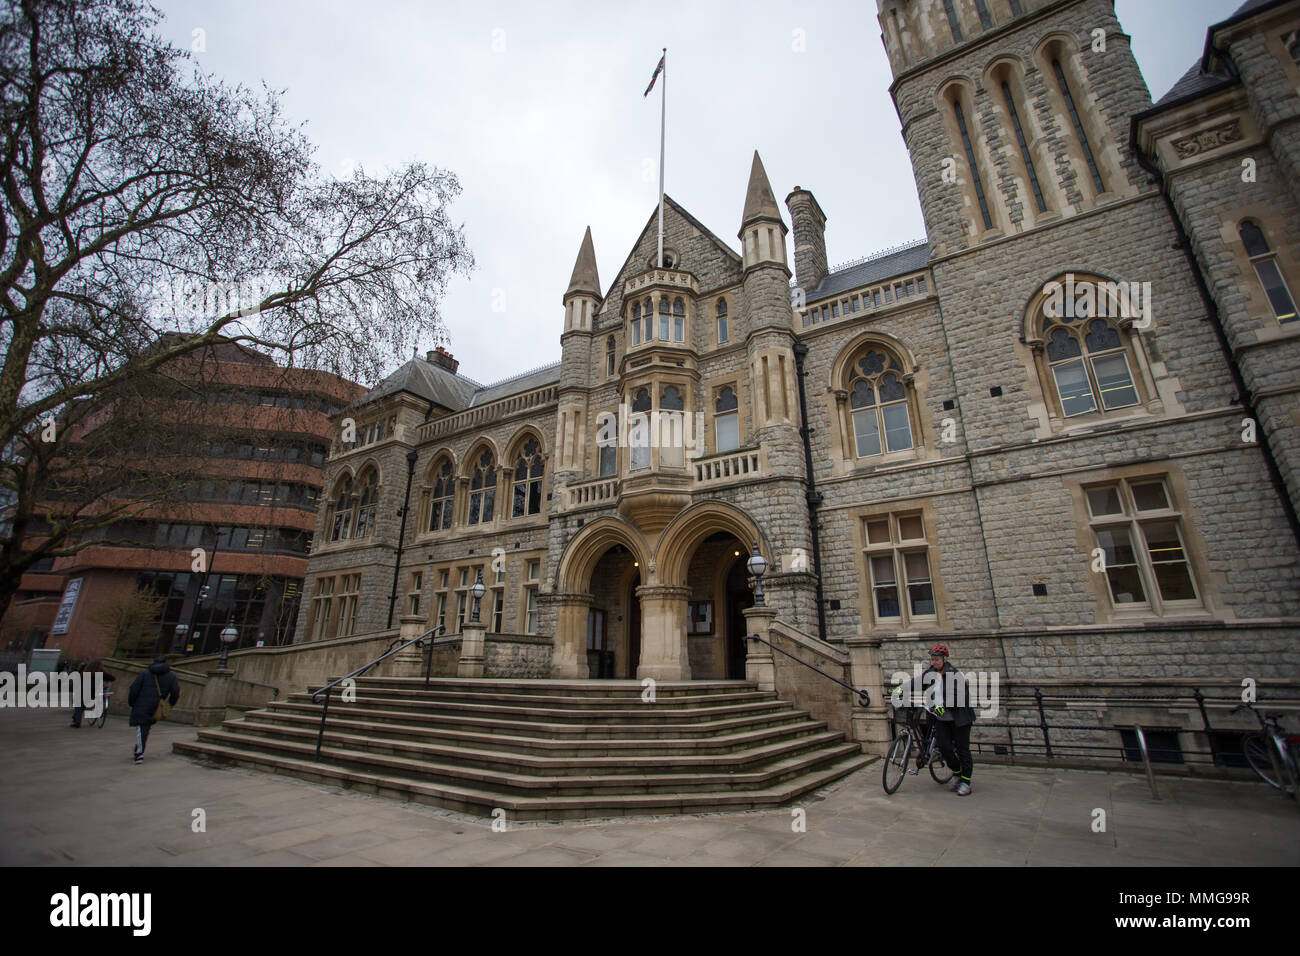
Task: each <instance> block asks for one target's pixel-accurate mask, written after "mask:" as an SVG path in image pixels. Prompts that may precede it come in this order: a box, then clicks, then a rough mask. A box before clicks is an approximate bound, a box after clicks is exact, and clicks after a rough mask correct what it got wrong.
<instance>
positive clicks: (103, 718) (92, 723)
mask: <svg viewBox="0 0 1300 956" xmlns="http://www.w3.org/2000/svg"><path fill="white" fill-rule="evenodd" d="M112 696H113V692H112V691H111V690H106V691H104V698H103V700H101V701H100V702H99V716H98V717H94V718H92V719H90V720H88V721H86V726H87V727H103V726H104V724H106V723H108V699H109V698H110V697H112Z"/></svg>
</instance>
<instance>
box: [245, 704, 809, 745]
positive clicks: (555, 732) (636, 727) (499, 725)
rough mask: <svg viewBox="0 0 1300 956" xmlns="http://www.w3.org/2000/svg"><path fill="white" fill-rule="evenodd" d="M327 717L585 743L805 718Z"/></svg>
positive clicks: (289, 708) (709, 732) (343, 709)
mask: <svg viewBox="0 0 1300 956" xmlns="http://www.w3.org/2000/svg"><path fill="white" fill-rule="evenodd" d="M266 709H267V710H269V711H271V712H273V713H282V712H283V713H290V712H291V713H298V714H312V715H314V716H315V719H316V721H317V722H319V721H320V713H321V707H320V705H319V704H311V703H306V702H302V701H271V702H270V703H269V705H268V707H267V708H266ZM257 713H261V711H257ZM329 713H330V716H329V718H328V721H332V720H334V718H335V717H345V716H348V717H357V716H364V718H365V719H366V720H373V721H378V722H385V723H389V722H396V723H402V724H413V723H420V724H423V725H427V726H451V727H470V728H474V729H477V730H482V731H484V732H489V733H513V734H524V735H527V734H529V733H530V732H536V733H538V734H541V733H545V734H547V735H550V736H552V737H555V738H557V739H558V738H566V739H591V740H609V739H650V738H704V737H711V736H713V735H715V734H718V733H725V732H728V731H731V730H735V729H739V728H753V729H757V728H761V727H777V726H782V725H786V724H789V723H792V722H797V721H799V720H801V719H804V718H806V717H807V715H806V714H803V713H801V712H799V711H796V710H794V709H793V708H791V707H789V706H788V705H787V706H786V707H785V708H783V709H780V710H775V709H774V710H770V711H764V712H762V713H758V714H739V715H730V716H728V715H723V716H719V717H715V718H714V719H712V720H707V721H696V722H692V723H672V722H670V721H664V722H654V723H635V722H629V721H619V722H613V721H600V722H589V723H572V722H569V723H552V722H549V721H544V720H539V719H532V720H519V719H517V715H513V714H505V715H503V716H495V715H493V714H492V713H491V712H490V711H489V712H486V713H485V714H482V715H476V716H464V715H462V714H460V713H441V712H438V711H435V710H431V709H425V710H420V711H410V710H395V709H386V708H371V707H365V706H362V705H360V704H331V705H330V710H329ZM647 716H648V715H647ZM328 721H327V722H328Z"/></svg>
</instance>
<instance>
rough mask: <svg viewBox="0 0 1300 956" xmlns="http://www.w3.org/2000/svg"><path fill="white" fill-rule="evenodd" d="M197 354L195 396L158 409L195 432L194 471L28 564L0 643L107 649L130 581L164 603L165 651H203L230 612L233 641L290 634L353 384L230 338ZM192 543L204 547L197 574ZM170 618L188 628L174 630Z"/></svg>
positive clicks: (213, 644) (81, 651) (161, 638)
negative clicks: (69, 550)
mask: <svg viewBox="0 0 1300 956" xmlns="http://www.w3.org/2000/svg"><path fill="white" fill-rule="evenodd" d="M200 364H201V367H202V373H201V375H199V376H197V377H196V378H197V384H196V385H195V388H194V390H193V399H192V400H189V399H187V400H185V401H181V402H175V403H171V404H169V405H168V406H165V407H166V408H169V409H174V410H175V414H176V415H177V416H180V420H182V421H184V422H186V423H187V426H188V425H189V424H190V423H192V425H193V427H194V428H195V429H197V432H196V433H195V434H196V443H197V444H196V448H197V449H198V454H200V455H201V456H202V461H201V464H200V465H199V467H198V469H197V471H198V473H199V475H198V477H197V478H195V479H194V480H193V481H187V483H186V490H185V491H183V492H181V493H180V494H179V495H178V496H177V499H176V500H175V501H170V502H167V503H158V504H152V505H150V506H149V507H148V508H146V509H144V510H143V511H141V512H140V513H138V514H136V515H135V516H134V517H133V518H132V519H131V520H126V521H120V522H118V523H116V524H114V525H112V526H111V527H110V528H107V529H103V530H101V531H100V532H98V533H97V534H96V537H98V538H103V539H105V541H106V543H104V544H102V545H90V546H88V547H84V548H82V549H81V550H80V551H79V552H78V553H77V554H75V555H72V556H69V557H63V558H56V559H54V560H53V561H46V562H43V565H38V570H33V571H32V572H30V573H28V574H25V575H24V576H23V579H22V585H21V589H20V591H19V593H18V594H17V595H15V598H14V600H13V603H12V604H11V605H10V608H9V610H8V612H7V613H6V614H5V618H4V622H3V627H4V634H5V636H6V642H8V641H12V640H15V639H17V640H20V641H22V642H23V644H24V645H25V647H26V648H28V649H30V648H32V647H41V646H44V647H59V648H62V649H64V651H65V654H66V656H68V657H71V658H73V659H81V658H92V659H93V658H96V657H101V656H104V655H106V654H111V653H113V652H114V650H115V645H116V643H117V634H118V630H117V626H116V625H117V622H118V621H120V620H121V617H122V614H123V610H122V609H123V607H124V605H125V603H126V602H128V601H129V600H130V597H131V595H132V594H133V593H134V592H135V591H137V590H143V591H145V592H148V593H149V594H151V595H153V596H154V597H156V598H157V599H158V600H159V601H160V602H161V606H160V614H159V618H158V621H157V631H158V644H157V646H159V647H161V648H163V649H166V650H170V651H176V652H190V653H204V652H209V651H214V650H216V649H218V648H219V646H220V644H219V636H218V635H219V633H220V631H221V630H222V629H223V628H224V627H225V626H226V625H227V623H230V624H233V625H234V626H235V628H236V629H237V630H238V631H239V641H238V643H237V644H236V645H235V646H237V647H241V646H253V645H256V644H257V643H258V642H259V641H261V642H263V643H265V644H268V645H270V644H277V643H287V642H288V641H289V640H290V639H291V638H292V635H293V629H294V625H295V623H296V620H297V614H298V604H299V596H300V593H301V589H302V580H303V576H304V574H305V572H306V569H307V555H308V552H309V551H310V548H311V538H312V531H313V529H314V528H315V525H316V509H317V506H318V502H319V499H320V496H321V487H322V484H323V479H324V464H325V459H326V457H327V456H328V451H329V445H330V441H331V440H332V439H333V437H334V435H335V426H334V425H332V424H331V421H330V419H331V417H332V416H334V415H336V414H338V413H339V412H340V411H342V410H343V409H344V408H345V407H346V406H347V405H348V404H349V403H351V402H352V401H354V400H355V399H356V398H357V397H358V396H359V395H361V394H362V393H363V392H364V389H363V388H362V387H361V386H359V385H357V384H355V383H353V382H349V381H347V380H346V379H343V378H340V377H339V376H337V375H333V374H330V373H328V372H317V371H310V370H304V369H286V368H283V367H281V366H279V365H277V364H276V363H275V362H274V361H273V360H272V359H271V358H269V357H268V356H265V355H262V354H260V353H256V352H252V351H249V350H247V349H244V348H240V347H238V346H233V345H225V346H219V347H217V348H215V349H213V350H211V351H210V352H209V353H206V354H205V355H203V356H202V358H201V360H200ZM110 539H111V541H112V543H108V541H109V540H110ZM135 542H138V545H137V544H134V543H135ZM196 548H200V549H203V551H204V552H205V556H206V558H207V560H206V570H205V571H204V572H202V573H200V572H196V571H195V570H194V567H195V557H194V555H195V552H194V549H196ZM201 594H202V596H201ZM178 624H184V625H185V626H186V628H187V629H188V634H187V636H186V637H185V638H184V639H183V640H182V639H181V638H180V636H179V635H178V632H177V625H178Z"/></svg>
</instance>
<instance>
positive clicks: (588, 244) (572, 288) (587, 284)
mask: <svg viewBox="0 0 1300 956" xmlns="http://www.w3.org/2000/svg"><path fill="white" fill-rule="evenodd" d="M578 294H586V295H594V296H595V297H596V298H598V299H599V298H600V275H599V274H598V273H597V272H596V247H595V246H594V245H593V244H592V241H591V226H588V227H587V233H586V235H584V236H583V237H582V248H580V249H579V250H578V261H577V262H575V263H574V264H573V277H572V278H570V279H569V291H567V292H566V293H564V297H565V298H566V299H567V298H568V297H569V296H571V295H578Z"/></svg>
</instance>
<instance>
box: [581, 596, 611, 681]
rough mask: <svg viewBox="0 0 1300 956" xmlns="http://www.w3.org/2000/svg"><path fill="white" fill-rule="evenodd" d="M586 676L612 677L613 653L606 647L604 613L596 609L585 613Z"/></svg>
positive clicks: (606, 636)
mask: <svg viewBox="0 0 1300 956" xmlns="http://www.w3.org/2000/svg"><path fill="white" fill-rule="evenodd" d="M587 674H588V675H589V676H591V677H597V678H609V677H613V676H614V652H613V651H612V650H611V649H610V648H609V647H608V634H607V633H606V631H605V611H604V610H603V609H602V608H598V607H593V608H591V609H590V610H588V611H587Z"/></svg>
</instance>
